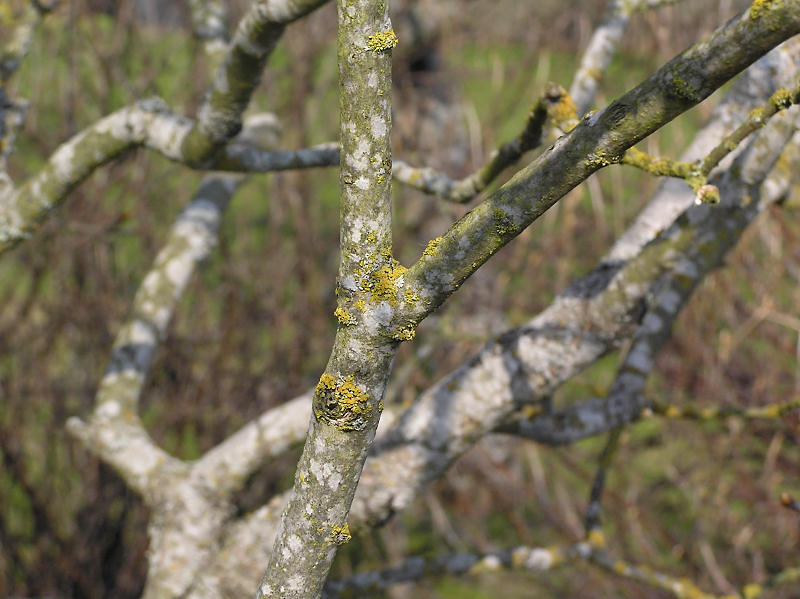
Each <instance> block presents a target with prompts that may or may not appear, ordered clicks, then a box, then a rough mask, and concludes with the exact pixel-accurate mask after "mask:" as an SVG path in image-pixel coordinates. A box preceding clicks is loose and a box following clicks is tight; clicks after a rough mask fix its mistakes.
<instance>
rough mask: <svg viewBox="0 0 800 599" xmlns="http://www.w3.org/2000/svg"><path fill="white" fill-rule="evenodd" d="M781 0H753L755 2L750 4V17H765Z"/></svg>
mask: <svg viewBox="0 0 800 599" xmlns="http://www.w3.org/2000/svg"><path fill="white" fill-rule="evenodd" d="M779 2H781V0H753V4H751V5H750V18H751V19H758V18H760V17H763V16H764V15H765V14H766V13H768V12H769V9H770V8H771V7H772V6H774V5H777V4H778V3H779Z"/></svg>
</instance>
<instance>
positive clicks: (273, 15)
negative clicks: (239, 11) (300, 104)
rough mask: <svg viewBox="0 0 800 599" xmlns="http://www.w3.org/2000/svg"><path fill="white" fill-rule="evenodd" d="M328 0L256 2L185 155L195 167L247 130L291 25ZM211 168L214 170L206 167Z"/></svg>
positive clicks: (222, 67) (239, 30) (241, 26)
mask: <svg viewBox="0 0 800 599" xmlns="http://www.w3.org/2000/svg"><path fill="white" fill-rule="evenodd" d="M325 2H327V0H255V1H254V2H253V3H252V4H251V6H250V10H249V11H248V13H247V14H246V15H245V16H244V18H243V19H242V20H241V21H240V22H239V25H238V27H237V29H236V33H235V34H234V36H233V39H232V40H231V42H230V44H229V45H228V51H227V54H226V56H225V58H224V60H223V61H222V64H221V65H220V67H219V69H218V70H217V74H216V76H215V78H214V82H213V84H212V86H211V89H210V90H209V92H208V95H207V97H206V100H205V102H204V103H203V105H202V106H201V107H200V110H199V112H198V115H197V123H196V124H195V126H194V127H193V128H192V130H191V132H190V133H189V135H187V136H186V139H185V140H184V142H183V146H182V148H181V154H182V155H183V156H184V157H185V158H186V160H187V161H188V162H189V163H191V164H194V165H203V164H204V163H207V162H208V161H209V160H210V159H211V158H212V157H213V156H214V154H215V153H216V152H217V151H218V150H219V149H220V148H221V147H222V146H224V145H225V144H226V143H227V142H228V141H229V140H230V139H231V138H233V137H234V136H235V135H236V134H237V133H238V132H239V130H240V129H241V127H242V113H244V110H245V108H247V105H248V104H249V102H250V97H251V96H252V95H253V91H254V90H255V89H256V87H257V86H258V83H259V81H260V80H261V72H262V70H263V69H264V65H265V64H266V62H267V59H268V58H269V56H270V54H271V53H272V50H273V49H274V48H275V44H277V43H278V40H279V39H280V37H281V35H282V34H283V30H284V29H285V28H286V25H288V24H289V23H291V22H292V21H295V20H297V19H299V18H301V17H303V16H305V15H306V14H308V13H309V12H311V11H313V10H314V9H316V8H318V7H320V6H322V5H323V4H325ZM206 166H208V165H206Z"/></svg>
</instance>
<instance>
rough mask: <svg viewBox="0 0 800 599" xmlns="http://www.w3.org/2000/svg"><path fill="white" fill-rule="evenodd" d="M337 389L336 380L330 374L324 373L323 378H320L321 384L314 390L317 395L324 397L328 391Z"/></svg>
mask: <svg viewBox="0 0 800 599" xmlns="http://www.w3.org/2000/svg"><path fill="white" fill-rule="evenodd" d="M335 388H336V379H335V378H334V377H333V375H331V374H328V373H327V372H323V373H322V376H321V377H319V382H318V383H317V386H316V388H315V389H314V390H315V391H316V392H317V395H322V394H323V393H325V391H326V390H330V389H335Z"/></svg>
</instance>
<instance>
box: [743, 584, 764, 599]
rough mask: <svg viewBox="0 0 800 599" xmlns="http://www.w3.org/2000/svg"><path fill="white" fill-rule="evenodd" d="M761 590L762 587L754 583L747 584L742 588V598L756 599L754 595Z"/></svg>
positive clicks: (757, 594) (762, 589) (762, 590)
mask: <svg viewBox="0 0 800 599" xmlns="http://www.w3.org/2000/svg"><path fill="white" fill-rule="evenodd" d="M763 592H764V587H762V586H761V585H760V584H756V583H751V584H748V585H746V586H745V587H744V588H743V589H742V594H743V595H744V599H756V597H758V596H760V595H761V593H763Z"/></svg>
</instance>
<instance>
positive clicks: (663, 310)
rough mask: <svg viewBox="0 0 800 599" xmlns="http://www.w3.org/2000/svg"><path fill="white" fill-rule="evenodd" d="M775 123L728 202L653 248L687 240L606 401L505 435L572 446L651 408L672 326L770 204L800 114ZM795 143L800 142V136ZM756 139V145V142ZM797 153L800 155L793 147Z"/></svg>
mask: <svg viewBox="0 0 800 599" xmlns="http://www.w3.org/2000/svg"><path fill="white" fill-rule="evenodd" d="M790 112H792V114H791V115H787V117H786V118H785V119H778V120H773V121H771V122H770V124H769V125H768V126H767V127H766V128H765V129H764V130H763V131H762V132H761V134H760V135H759V138H758V139H757V140H754V142H752V143H751V144H750V145H749V146H748V149H747V151H746V152H745V153H744V154H742V156H740V158H739V159H738V160H737V161H736V166H735V169H733V170H732V172H736V171H741V177H742V181H741V183H740V182H738V181H736V180H735V179H736V178H737V177H735V176H734V175H732V174H731V175H729V176H728V177H725V178H723V181H722V183H721V184H720V188H721V190H722V192H723V193H722V196H723V198H725V201H724V203H723V204H722V205H720V206H718V207H716V208H714V209H710V208H709V207H708V206H706V205H700V206H692V207H690V208H689V209H688V210H687V211H686V213H685V214H684V215H682V216H681V217H680V218H679V219H678V220H677V221H676V223H675V224H674V225H673V226H672V227H670V229H669V230H667V231H665V232H664V234H662V236H660V238H659V239H658V240H656V241H655V242H654V245H653V246H651V247H656V246H658V245H661V244H671V243H673V242H674V241H675V240H677V239H681V238H682V237H683V238H687V237H688V238H689V239H690V242H689V243H688V244H686V245H685V249H684V250H681V251H680V253H679V254H678V256H677V257H676V259H675V260H674V266H673V267H672V269H671V272H670V273H669V274H668V275H666V276H665V277H664V278H663V279H662V280H661V281H660V283H659V287H658V291H657V294H656V296H655V299H654V301H653V303H652V305H651V306H650V307H649V309H648V312H647V314H646V316H645V317H644V319H643V321H642V326H641V328H640V329H639V330H638V331H637V333H636V335H635V336H634V339H633V344H632V345H631V348H630V350H629V352H628V354H627V356H626V357H625V360H624V362H623V364H622V366H621V367H620V369H619V374H618V375H617V378H616V380H615V381H614V384H613V385H612V387H611V390H610V391H609V394H608V397H607V398H605V399H601V398H593V399H590V400H587V401H585V402H581V403H579V404H576V405H574V406H570V407H568V408H565V409H563V410H559V411H554V412H552V413H547V414H541V415H537V416H536V417H535V418H532V419H526V420H521V421H518V422H515V423H513V424H511V425H509V426H508V427H507V428H506V430H507V431H508V432H514V433H516V434H519V435H522V436H524V437H527V438H530V439H534V440H536V441H539V442H542V443H546V444H549V445H561V444H566V443H573V442H575V441H577V440H579V439H582V438H585V437H588V436H592V435H595V434H598V433H600V432H603V431H606V430H609V429H610V428H614V427H617V426H621V425H622V424H625V423H627V422H630V421H632V420H634V419H636V418H638V417H639V415H640V414H641V412H642V410H643V409H644V408H645V405H646V404H645V401H644V396H643V393H644V387H645V382H646V379H647V375H648V374H649V373H650V372H651V370H652V368H653V366H654V364H655V357H656V354H657V352H658V351H659V349H660V348H661V347H662V346H663V344H664V343H665V342H666V340H667V339H668V338H669V335H670V329H671V325H672V322H673V321H674V320H675V318H676V317H677V316H678V314H679V313H680V311H681V309H682V308H683V306H684V305H685V303H686V301H688V299H689V297H690V295H691V293H692V291H693V290H694V288H695V287H696V285H697V284H698V283H699V282H700V281H701V280H702V279H703V278H704V277H705V276H706V275H707V274H708V273H709V272H710V271H711V270H712V269H714V268H716V267H717V266H718V265H719V264H720V263H721V261H722V259H723V258H724V256H725V254H726V253H727V252H728V251H729V250H730V249H731V248H732V247H733V246H734V245H735V243H736V241H737V240H738V239H739V237H740V236H741V233H742V231H743V230H744V229H745V228H746V227H747V226H748V225H749V224H750V223H751V222H752V221H753V219H754V218H755V217H756V216H757V215H758V213H759V211H760V209H761V207H762V206H763V205H764V203H765V200H766V201H769V200H770V199H772V200H774V199H776V194H775V191H776V190H775V189H774V187H773V188H772V189H771V192H770V193H771V195H772V197H771V198H770V197H769V195H770V194H768V197H767V198H764V197H763V193H762V189H761V184H762V183H763V181H764V179H765V177H766V174H767V173H768V171H769V170H770V169H771V167H772V165H774V164H775V162H776V161H777V160H778V158H779V156H780V155H781V152H782V151H783V148H784V146H785V145H786V144H787V143H788V141H789V139H790V138H791V136H792V135H793V134H794V131H795V129H796V127H797V124H798V118H800V117H799V116H798V115H799V114H800V111H798V110H792V111H790ZM797 135H798V137H797V138H796V139H795V144H796V143H798V142H800V134H797ZM756 142H758V143H756ZM792 150H793V153H794V154H795V158H796V154H797V150H796V148H795V147H794V145H793V146H792Z"/></svg>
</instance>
